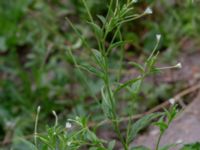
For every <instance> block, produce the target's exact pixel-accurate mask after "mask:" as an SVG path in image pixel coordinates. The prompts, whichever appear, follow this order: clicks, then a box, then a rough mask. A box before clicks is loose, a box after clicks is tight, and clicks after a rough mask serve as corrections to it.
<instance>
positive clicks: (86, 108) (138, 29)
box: [0, 0, 200, 150]
mask: <svg viewBox="0 0 200 150" xmlns="http://www.w3.org/2000/svg"><path fill="white" fill-rule="evenodd" d="M87 3H88V4H89V7H90V9H91V11H92V15H93V16H94V17H96V16H97V14H100V15H104V14H105V13H106V11H107V4H108V1H107V0H87ZM147 6H151V7H152V9H153V11H154V13H153V15H151V16H146V17H145V18H142V19H139V20H136V21H132V22H131V23H128V24H126V26H125V27H124V28H123V35H124V37H125V39H127V40H130V41H132V42H131V44H128V45H126V46H125V48H126V52H125V54H124V55H125V60H127V61H128V60H135V61H137V62H142V60H143V59H144V58H145V57H146V56H148V55H149V54H150V53H151V50H152V47H153V46H154V45H155V42H156V41H155V35H156V34H157V33H160V34H161V35H162V37H163V38H162V42H161V44H160V47H159V49H160V51H161V57H159V59H160V60H159V61H160V62H161V63H167V64H173V63H174V62H177V59H176V58H177V56H178V55H180V54H181V53H182V49H183V48H184V46H185V44H187V43H192V45H195V46H193V47H191V49H190V50H191V52H192V51H195V48H194V47H197V46H198V45H200V42H199V41H200V36H199V33H200V26H199V24H200V15H199V14H200V9H199V7H200V3H199V2H197V3H195V4H193V3H192V1H191V0H185V1H184V2H183V1H182V0H176V1H174V0H170V1H168V0H167V1H166V0H141V1H139V2H138V3H137V4H136V7H135V10H134V11H135V13H139V12H142V11H143V10H144V9H145V8H146V7H147ZM66 17H68V18H69V19H70V20H71V21H72V22H73V23H74V24H75V25H76V27H77V28H78V29H79V30H80V32H81V33H82V34H84V36H85V37H87V38H88V39H89V41H90V42H91V44H93V43H94V42H93V41H94V37H93V36H92V34H91V31H90V29H89V27H88V24H87V22H86V21H87V19H88V18H87V14H86V12H85V9H84V8H83V5H82V3H81V1H80V0H46V1H44V0H16V1H14V0H1V1H0V141H2V143H1V146H2V148H3V146H5V145H6V144H3V143H4V142H6V141H7V140H8V139H9V140H12V141H13V143H12V144H11V145H12V146H13V147H14V148H15V149H20V150H22V149H21V148H19V147H20V144H23V143H19V142H17V140H16V139H18V137H24V136H27V135H32V134H33V126H34V118H35V112H36V108H37V106H38V105H41V106H42V113H41V120H42V123H41V124H40V125H39V126H40V127H39V128H40V130H41V131H42V130H43V129H44V128H45V126H46V124H52V119H53V115H52V113H51V112H52V110H55V111H56V112H58V114H59V119H60V121H61V122H63V124H64V122H65V121H66V120H67V118H68V117H70V116H76V115H80V116H90V120H93V121H98V120H101V119H102V118H103V116H102V113H101V109H100V108H99V106H98V104H97V102H96V101H95V100H94V98H93V97H92V95H96V96H98V95H99V93H100V88H101V86H100V85H101V84H102V83H101V81H99V80H97V79H96V78H95V77H93V76H92V75H91V76H90V75H88V74H87V73H84V72H79V71H78V70H77V69H76V68H75V67H74V65H73V60H71V57H70V54H69V52H68V51H67V48H68V47H69V46H71V47H73V48H74V49H76V50H74V51H73V53H74V54H75V56H76V59H77V61H79V62H80V63H82V62H84V63H85V61H84V60H88V59H89V57H90V56H88V54H87V51H85V50H83V49H82V42H81V41H80V40H79V39H78V37H77V36H76V34H75V33H74V31H73V30H72V29H71V27H70V26H69V24H68V23H67V21H66V19H65V18H66ZM96 18H97V17H96ZM96 21H98V20H96ZM110 40H111V39H109V38H108V39H107V41H108V43H109V41H110ZM121 55H122V53H121V52H120V51H119V50H117V49H116V50H115V51H114V52H113V54H112V57H110V59H111V64H110V65H112V67H113V73H115V68H117V67H119V64H118V61H119V59H120V56H121ZM123 65H124V69H123V70H122V72H123V77H124V78H125V76H126V75H127V72H130V70H131V68H130V66H128V65H127V64H123ZM123 77H122V79H121V80H124V78H123ZM145 84H146V85H145V86H144V87H143V92H142V93H141V96H140V97H138V98H135V97H133V94H132V93H130V94H126V95H124V94H122V95H120V96H121V99H122V102H121V103H122V105H123V106H124V107H125V108H126V106H127V105H132V104H133V102H134V108H135V109H134V111H135V113H138V112H143V111H145V110H147V109H148V108H150V107H153V106H155V105H156V104H157V103H159V101H163V100H165V99H167V98H169V97H170V96H171V95H172V93H174V92H175V91H174V88H173V86H174V85H171V84H162V85H158V86H159V88H158V86H157V88H154V85H153V84H151V83H145ZM176 86H179V85H176ZM147 99H148V101H147ZM128 112H129V111H128V110H127V109H120V113H121V114H122V115H124V116H126V115H127V113H128ZM11 145H10V144H9V145H6V146H8V147H9V146H11Z"/></svg>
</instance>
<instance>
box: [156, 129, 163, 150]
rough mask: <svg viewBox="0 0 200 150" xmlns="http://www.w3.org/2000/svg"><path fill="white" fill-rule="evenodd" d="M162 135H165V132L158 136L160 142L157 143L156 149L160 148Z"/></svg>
mask: <svg viewBox="0 0 200 150" xmlns="http://www.w3.org/2000/svg"><path fill="white" fill-rule="evenodd" d="M162 136H163V132H162V133H161V134H160V135H159V137H158V142H157V144H156V150H159V145H160V141H161V138H162Z"/></svg>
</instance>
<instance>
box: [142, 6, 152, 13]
mask: <svg viewBox="0 0 200 150" xmlns="http://www.w3.org/2000/svg"><path fill="white" fill-rule="evenodd" d="M152 13H153V11H152V9H151V8H150V7H147V8H146V9H145V11H144V14H152Z"/></svg>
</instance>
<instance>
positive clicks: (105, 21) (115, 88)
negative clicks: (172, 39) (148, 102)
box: [35, 0, 180, 150]
mask: <svg viewBox="0 0 200 150" xmlns="http://www.w3.org/2000/svg"><path fill="white" fill-rule="evenodd" d="M82 2H83V4H84V6H85V8H86V10H87V13H88V16H89V22H88V23H89V25H90V26H91V29H92V31H93V33H94V36H95V39H96V45H97V48H93V47H91V46H90V44H89V42H87V40H86V39H85V37H83V36H82V34H81V33H80V32H79V30H78V29H77V28H76V27H75V26H74V25H73V24H72V23H71V22H70V20H68V19H67V20H68V22H69V24H70V25H71V27H72V28H73V29H74V31H75V32H76V33H77V35H78V37H79V38H80V39H81V41H82V43H83V44H84V46H85V48H86V49H87V50H89V52H90V54H91V56H92V60H93V61H94V63H95V65H96V66H95V67H93V66H92V65H83V64H79V63H78V62H77V61H76V59H75V57H74V56H73V53H72V50H73V47H69V48H68V54H69V55H70V57H71V58H72V60H73V62H74V64H75V66H76V67H77V68H78V69H79V71H81V70H82V69H83V70H86V71H88V72H90V73H93V74H94V75H96V76H97V77H98V78H100V79H101V80H102V81H103V87H102V88H101V97H102V98H101V102H98V103H99V105H101V108H102V110H103V112H104V114H105V117H106V119H107V120H109V121H110V122H111V123H112V126H113V129H114V131H115V133H116V135H117V136H118V138H119V140H120V142H121V144H122V146H123V149H124V150H129V149H142V147H141V148H140V147H137V148H136V147H130V143H131V142H132V141H133V140H134V139H135V137H136V136H137V134H138V132H139V131H140V130H142V129H143V128H144V127H146V126H147V125H149V124H150V123H151V122H152V121H153V120H155V119H156V118H159V117H161V116H162V117H161V119H160V120H159V121H158V122H157V123H155V125H157V126H158V127H159V128H160V131H161V135H160V137H159V140H158V144H157V148H156V150H158V149H159V143H160V139H161V137H162V135H163V134H164V131H165V130H166V129H167V127H168V125H169V123H170V122H171V121H172V119H173V118H174V116H175V110H176V109H175V108H173V109H172V111H166V112H165V113H153V114H149V115H145V116H144V117H142V118H141V119H139V120H138V121H136V122H135V123H133V122H132V120H131V117H130V120H129V123H128V125H127V127H126V129H127V130H126V134H125V135H124V134H122V132H121V130H120V116H119V115H118V113H117V110H116V107H117V101H118V100H117V94H118V93H119V92H120V91H121V90H122V89H127V88H130V86H135V87H136V88H134V91H133V93H134V94H135V95H137V94H139V92H140V89H141V85H142V81H143V80H144V78H145V77H146V76H148V75H150V74H152V73H154V72H157V71H160V70H161V69H167V68H172V67H166V68H157V67H156V66H155V63H156V60H157V56H158V51H157V48H158V45H159V42H160V39H161V35H159V34H158V35H156V37H155V39H156V45H155V47H154V49H153V51H152V53H151V55H150V56H149V57H148V58H147V60H146V61H145V63H144V65H140V64H138V63H135V62H129V63H130V64H131V65H133V66H134V67H135V68H137V69H138V70H139V72H140V75H139V76H138V77H136V78H133V79H131V80H128V81H126V82H125V83H120V82H119V78H120V76H121V71H120V70H121V68H119V71H118V74H116V76H115V79H113V78H112V79H111V77H110V76H111V75H110V69H111V68H110V66H109V58H110V54H111V52H112V50H113V49H115V48H120V49H122V50H123V47H124V45H125V44H126V43H128V42H130V41H124V40H123V37H122V33H121V30H122V27H123V24H125V23H127V22H130V21H133V20H135V19H138V18H140V17H143V16H145V15H150V14H152V13H153V11H152V9H151V8H150V7H147V9H146V10H144V12H143V13H141V14H134V13H133V9H134V4H135V3H136V2H137V0H127V1H126V2H125V3H124V4H121V3H120V2H119V0H111V1H110V4H109V6H108V12H107V15H106V16H105V17H104V16H97V17H98V19H99V20H100V21H101V25H99V24H97V23H96V22H95V21H94V20H95V19H94V18H93V16H92V14H91V12H90V10H89V8H88V5H87V2H86V1H85V0H82ZM111 33H112V35H113V36H112V38H111V42H110V43H109V45H107V44H106V43H107V41H106V39H107V37H108V35H109V34H111ZM118 39H119V40H118ZM122 63H123V56H122V57H121V59H120V64H122ZM120 67H122V65H120ZM173 67H175V68H177V67H180V65H177V66H173ZM112 76H113V75H112ZM53 114H54V116H55V118H56V122H55V126H54V127H52V128H48V133H47V134H46V135H36V137H35V145H36V146H37V148H39V149H42V148H41V147H43V148H44V149H45V148H46V149H61V150H62V149H63V150H64V149H68V150H76V149H80V148H83V147H84V146H85V147H86V148H88V147H89V148H90V149H91V150H93V149H95V150H97V149H98V150H112V149H114V147H115V141H110V142H107V141H104V140H102V139H99V138H98V137H97V135H96V134H95V132H93V131H92V130H90V128H89V127H88V123H87V122H88V118H80V117H77V118H75V119H69V120H68V122H67V123H66V128H64V129H63V128H61V127H60V126H59V125H58V123H57V115H56V113H55V112H53ZM165 114H166V115H167V118H168V119H167V122H165V121H164V116H165ZM130 115H131V114H130ZM37 120H38V118H37ZM72 124H73V125H72ZM72 126H74V127H75V128H73V127H72ZM97 127H98V125H97ZM71 128H73V129H71ZM36 129H37V124H36ZM35 133H37V130H35ZM37 138H38V139H39V140H40V141H42V143H43V145H38V142H37ZM169 147H170V146H169ZM146 149H147V148H146Z"/></svg>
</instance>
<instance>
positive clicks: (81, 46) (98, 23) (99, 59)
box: [0, 0, 198, 150]
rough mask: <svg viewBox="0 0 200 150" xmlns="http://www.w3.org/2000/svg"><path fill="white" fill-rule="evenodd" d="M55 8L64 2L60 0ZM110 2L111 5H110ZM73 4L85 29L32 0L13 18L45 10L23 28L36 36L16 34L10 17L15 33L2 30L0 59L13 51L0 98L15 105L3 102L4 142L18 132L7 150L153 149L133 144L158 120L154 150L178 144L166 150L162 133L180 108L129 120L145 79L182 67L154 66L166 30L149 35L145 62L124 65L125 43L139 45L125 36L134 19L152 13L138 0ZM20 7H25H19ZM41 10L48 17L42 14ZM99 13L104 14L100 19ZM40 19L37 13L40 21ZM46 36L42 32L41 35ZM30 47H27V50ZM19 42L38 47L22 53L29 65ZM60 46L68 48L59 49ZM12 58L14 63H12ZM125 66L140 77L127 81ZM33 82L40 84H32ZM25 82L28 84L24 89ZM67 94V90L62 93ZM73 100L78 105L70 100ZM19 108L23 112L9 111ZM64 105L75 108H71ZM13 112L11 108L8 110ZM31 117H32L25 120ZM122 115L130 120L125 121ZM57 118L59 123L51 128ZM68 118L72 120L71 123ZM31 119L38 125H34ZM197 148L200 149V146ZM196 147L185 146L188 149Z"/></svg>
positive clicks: (7, 63) (63, 15) (5, 61)
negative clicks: (107, 134)
mask: <svg viewBox="0 0 200 150" xmlns="http://www.w3.org/2000/svg"><path fill="white" fill-rule="evenodd" d="M52 3H53V4H56V5H58V6H59V5H61V3H60V2H58V1H53V2H52ZM102 3H103V5H102ZM104 3H106V4H107V6H108V7H106V8H105V6H104ZM19 4H20V2H19ZM72 4H73V5H77V6H79V7H77V8H76V9H77V10H76V11H78V12H81V13H82V15H83V16H81V17H83V20H85V21H82V22H86V23H82V22H80V24H81V25H82V26H80V25H77V24H74V22H75V21H76V20H74V18H73V17H70V15H69V17H67V18H66V19H64V18H65V14H62V13H63V12H62V11H60V12H59V15H58V14H54V12H52V11H51V8H49V7H48V6H47V5H45V3H43V2H39V1H38V2H35V3H32V2H31V1H30V2H29V3H28V2H27V3H24V5H16V6H17V7H16V11H17V12H19V15H17V16H16V17H15V16H14V17H13V18H15V19H16V22H17V21H18V20H20V18H21V17H20V16H23V13H24V12H28V8H29V7H28V6H29V5H31V7H33V10H34V11H36V12H37V10H39V12H40V13H38V14H37V13H34V12H32V15H33V17H36V18H37V19H38V20H34V19H33V20H32V22H29V21H30V20H28V21H27V22H23V23H22V24H21V29H24V28H26V30H28V31H30V30H32V29H33V28H34V27H36V28H34V32H33V33H32V35H31V36H30V37H29V38H27V37H26V32H25V33H24V34H19V33H23V32H24V30H22V31H23V32H22V31H18V32H17V31H16V30H19V29H20V28H16V25H13V22H12V19H11V22H10V23H9V21H8V22H7V23H8V24H10V28H12V30H9V31H10V34H11V35H10V34H7V32H6V31H5V30H2V31H4V32H5V33H3V32H2V33H1V34H5V35H6V36H1V40H0V41H1V50H2V55H7V53H9V57H6V58H3V59H2V60H1V62H3V65H2V66H1V70H3V71H5V72H6V75H11V76H10V77H9V78H7V77H5V76H4V77H3V78H6V80H4V81H1V85H2V86H3V90H2V91H3V92H2V94H1V99H4V100H5V99H8V100H11V101H12V103H7V102H6V101H3V103H2V106H1V107H2V108H1V112H0V115H1V116H2V118H4V119H3V120H1V126H2V125H3V126H5V129H3V130H2V131H1V132H2V133H3V134H5V135H6V136H7V138H4V139H3V141H4V142H5V143H6V142H8V141H9V138H11V137H12V135H10V133H12V134H13V131H12V130H14V135H15V136H14V138H13V145H9V146H8V148H11V149H44V150H45V149H74V150H75V149H100V150H101V149H102V150H104V149H105V150H107V149H110V150H111V149H119V148H120V147H122V148H123V149H125V150H127V149H148V148H145V147H143V146H141V147H134V146H133V145H132V144H131V143H132V142H133V141H134V139H135V138H136V136H137V134H138V133H139V132H140V131H141V130H142V129H143V128H145V127H147V126H148V125H150V124H151V123H152V122H154V123H153V124H154V125H155V126H158V127H159V129H160V138H159V139H158V141H157V147H156V150H158V149H170V148H171V147H173V146H176V143H174V144H175V145H166V146H165V147H160V146H159V143H160V139H161V137H162V135H163V134H164V133H165V130H166V129H167V128H168V126H169V124H170V123H171V121H172V120H173V118H174V117H175V115H176V113H177V111H176V110H177V109H176V106H172V108H170V109H169V111H167V110H165V111H164V112H160V113H153V114H148V115H145V116H144V117H142V118H141V119H139V120H137V121H135V120H132V119H131V116H132V115H133V114H135V113H137V110H136V109H135V104H136V103H137V100H138V99H139V97H140V93H141V90H143V86H142V85H144V84H146V83H144V80H145V78H146V77H148V76H151V75H153V74H155V73H160V72H162V71H163V70H164V69H174V68H180V67H181V64H179V63H178V64H177V65H175V66H170V67H157V65H156V64H155V63H156V61H157V58H158V56H159V55H158V50H159V48H160V46H161V45H162V44H163V43H162V34H161V33H162V32H160V31H156V32H155V31H154V33H151V35H152V38H151V44H149V42H147V43H146V49H151V47H153V48H152V50H150V52H147V55H146V56H145V57H144V59H143V64H139V63H136V62H134V61H125V54H126V46H127V45H130V44H132V43H134V42H135V41H134V40H133V39H135V38H130V37H134V34H133V35H131V34H129V36H130V37H125V35H126V33H127V29H128V24H129V23H130V22H133V21H136V19H142V20H143V19H144V20H145V19H146V17H149V16H151V15H152V13H154V12H153V10H152V8H151V7H149V6H145V7H144V8H142V9H141V10H140V11H137V7H136V6H137V4H138V2H137V1H134V0H133V1H131V0H127V1H114V0H113V1H112V0H111V1H109V2H97V4H96V3H95V2H92V1H85V0H82V1H72ZM4 5H6V3H5V4H4ZM93 5H94V6H93ZM97 5H101V6H102V8H98V9H100V10H96V9H95V6H97ZM1 6H3V5H1ZM9 7H14V5H12V4H11V3H10V5H9ZM18 7H21V8H23V9H21V8H20V9H17V8H18ZM59 8H60V7H59ZM1 10H3V9H1ZM21 10H23V11H21ZM42 11H44V12H45V13H41V12H42ZM98 11H103V12H104V13H103V14H101V15H94V14H95V13H96V12H98ZM48 13H50V14H52V17H49V16H48V15H44V14H48ZM6 14H7V13H6ZM17 14H18V13H17ZM35 14H37V15H36V16H34V15H35ZM60 14H61V15H60ZM69 14H70V12H69ZM8 16H9V13H8ZM57 16H61V17H62V18H63V20H65V21H63V22H66V23H67V24H68V25H69V28H70V29H72V31H70V35H67V33H66V34H64V35H63V33H64V30H65V29H63V31H59V30H58V29H57V26H56V24H57V22H56V21H55V20H56V19H55V18H57ZM26 17H29V16H26ZM2 20H3V21H4V20H5V18H3V19H2ZM46 20H47V21H46ZM57 21H58V20H57ZM47 22H48V23H49V22H51V23H52V25H49V24H46V23H47ZM147 24H148V23H147ZM38 26H40V29H38V28H37V27H38ZM126 27H127V29H126ZM2 28H3V27H2ZM190 31H192V30H190ZM40 32H42V35H43V36H41V37H40V36H39V35H40V34H38V33H40ZM59 32H62V33H59ZM17 33H18V34H17ZM12 34H13V35H12ZM15 36H16V37H15ZM195 36H196V35H195ZM13 37H15V38H13ZM19 37H20V38H19ZM65 37H67V38H68V39H69V40H68V42H67V46H66V45H65ZM26 38H27V39H26ZM139 40H140V39H139ZM163 40H164V39H163ZM168 42H169V41H168ZM16 43H17V44H16ZM24 43H26V44H27V43H28V44H27V45H26V44H25V45H24ZM51 43H53V44H51ZM46 44H47V45H48V48H49V49H48V50H47V51H46V50H45V47H46ZM165 44H166V43H165ZM16 45H17V46H19V47H20V48H19V49H22V50H23V49H25V50H27V49H28V48H27V47H32V50H33V53H29V54H28V55H26V52H22V54H23V53H25V54H24V55H26V56H27V57H26V58H27V59H28V61H27V60H21V59H20V57H19V58H18V56H19V55H21V54H18V51H16V49H18V48H16ZM8 47H9V51H8ZM52 49H55V51H52ZM60 49H62V50H63V51H62V52H57V51H59V50H60ZM80 51H81V52H80ZM19 53H21V52H19ZM8 58H9V60H10V59H12V61H7V59H8ZM36 58H37V59H36ZM63 60H64V61H63ZM16 62H18V63H16ZM63 62H64V63H63ZM175 63H177V62H175ZM5 66H6V67H5ZM65 67H67V71H66V70H65V69H63V68H65ZM124 67H129V68H134V69H136V70H137V71H138V74H137V76H134V77H131V78H130V79H128V80H123V71H124V69H123V68H124ZM29 71H30V72H31V73H30V72H29ZM72 74H73V76H72ZM29 76H31V78H29ZM16 77H17V78H16ZM16 79H17V80H16ZM15 80H16V82H15V83H14V84H13V83H12V82H13V81H15ZM32 80H33V81H34V84H32ZM49 81H51V82H49ZM77 82H80V85H81V86H77V85H76V84H75V85H74V83H77ZM22 84H24V86H19V85H22ZM66 85H67V86H66ZM70 85H73V86H70ZM66 90H67V91H69V93H67V94H66V95H62V93H64V92H65V91H66ZM10 93H12V94H10ZM65 97H68V98H67V99H68V100H67V101H65V100H62V99H65ZM126 98H129V99H131V100H130V101H129V102H128V105H124V107H121V105H122V106H123V103H122V101H121V99H126ZM55 99H58V101H55ZM70 99H73V100H76V101H70ZM85 99H87V101H85ZM46 100H47V101H46ZM85 103H86V104H85ZM172 103H173V102H172ZM13 104H14V105H16V106H17V107H12V106H10V105H13ZM38 105H39V106H38ZM19 106H20V107H19ZM30 106H31V108H30ZM37 106H38V109H37V113H36V116H35V114H33V112H35V109H36V107H37ZM74 106H75V107H74ZM66 107H67V108H69V109H71V110H68V109H67V110H66ZM71 107H72V108H71ZM73 107H74V108H73ZM7 108H12V109H8V110H7ZM30 109H31V110H30ZM121 109H126V110H121ZM139 109H140V108H139ZM71 112H73V113H71ZM90 112H91V113H90ZM67 113H70V115H68V116H67V117H66V116H65V115H66V114H67ZM99 114H100V115H99ZM102 114H104V115H102ZM22 116H23V117H22ZM127 116H128V117H127ZM27 117H28V118H32V119H27V120H26V121H25V119H24V118H27ZM48 117H49V118H50V119H49V120H48V121H47V119H48ZM124 117H126V118H128V119H125V120H124V119H123V118H124ZM33 118H34V119H33ZM54 118H55V123H54V125H52V122H54ZM63 118H64V119H63ZM66 118H68V119H67V121H66ZM33 120H34V121H33ZM43 120H44V122H45V125H46V127H45V125H44V124H43ZM59 120H62V121H61V122H60V121H59ZM63 120H64V121H63ZM33 122H35V125H34V123H33ZM99 122H100V123H99ZM124 122H125V125H124V124H123V123H124ZM30 124H32V125H30ZM47 124H49V125H47ZM64 124H65V125H64ZM33 126H34V129H35V131H34V135H33V136H31V138H33V140H31V139H30V140H28V139H29V138H28V139H26V137H24V138H19V137H23V136H22V135H23V133H24V131H25V133H26V132H27V133H30V132H33ZM105 126H110V129H112V130H113V131H114V132H115V135H116V137H117V138H113V139H109V140H105V139H103V138H101V137H99V136H98V133H97V132H98V130H99V128H103V127H105ZM122 126H123V127H122ZM15 127H17V130H15ZM122 128H123V129H122ZM124 128H125V130H124ZM103 129H104V128H103ZM103 129H101V131H102V130H103ZM4 132H6V133H4ZM6 136H5V137H6ZM1 138H2V137H1ZM11 142H12V141H11ZM8 143H9V142H8ZM9 144H10V143H9ZM195 146H196V147H198V144H196V145H195ZM195 146H188V145H187V146H186V148H188V147H189V148H190V147H192V148H193V147H195Z"/></svg>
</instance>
